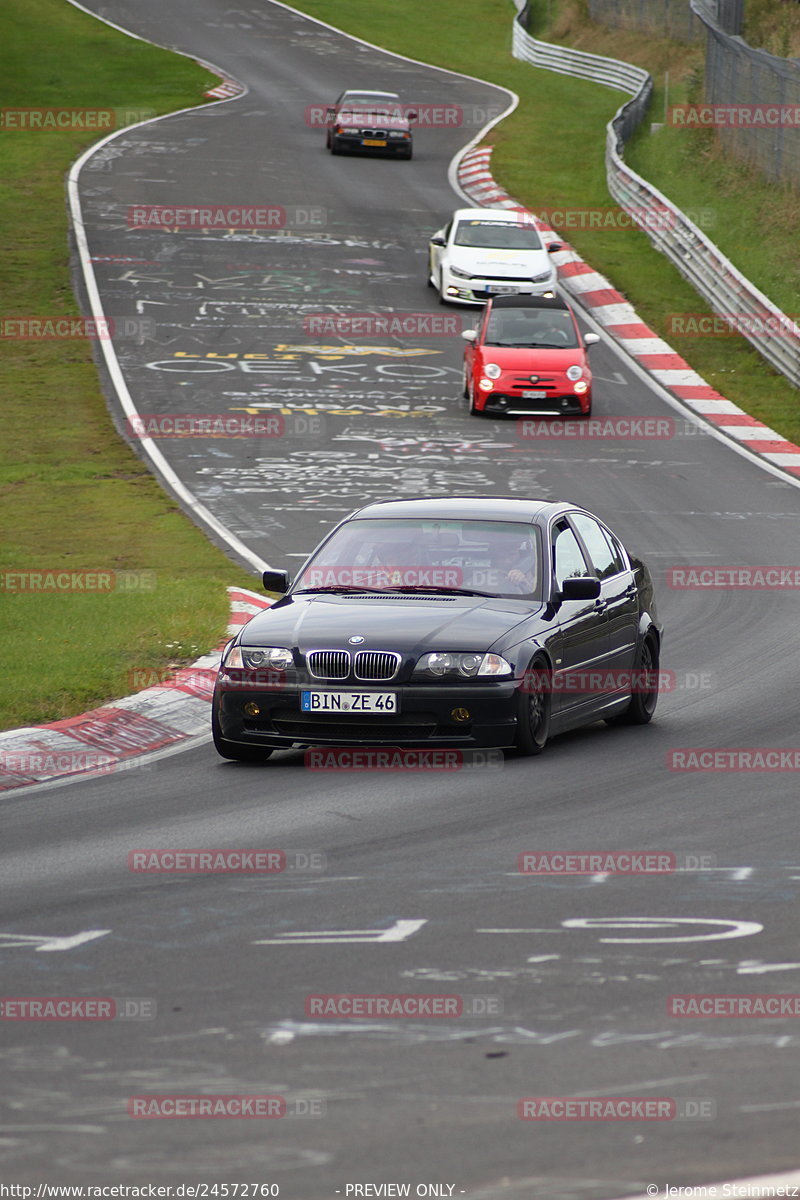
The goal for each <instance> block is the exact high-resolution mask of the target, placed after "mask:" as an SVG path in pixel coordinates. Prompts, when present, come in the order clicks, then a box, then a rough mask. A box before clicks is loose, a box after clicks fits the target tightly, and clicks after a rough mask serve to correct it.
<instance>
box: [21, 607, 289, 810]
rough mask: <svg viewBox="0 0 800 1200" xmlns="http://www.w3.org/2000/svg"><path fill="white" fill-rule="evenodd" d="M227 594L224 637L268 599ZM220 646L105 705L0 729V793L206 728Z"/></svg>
mask: <svg viewBox="0 0 800 1200" xmlns="http://www.w3.org/2000/svg"><path fill="white" fill-rule="evenodd" d="M228 595H229V597H230V604H231V612H230V618H229V621H228V629H227V634H228V637H233V636H234V635H235V634H237V633H238V632H239V630H240V629H241V628H242V626H243V625H246V624H247V622H248V621H249V620H250V618H251V617H254V616H255V615H256V613H259V612H261V611H262V609H264V608H269V606H270V603H271V601H270V600H268V599H267V598H266V596H259V595H258V594H257V593H256V592H251V591H248V590H247V589H246V588H228ZM226 640H227V639H226ZM223 646H224V643H223V644H222V645H220V646H218V647H217V649H216V650H214V651H212V652H211V653H210V654H205V655H203V657H202V658H198V659H197V661H196V662H193V663H192V665H191V666H190V667H183V668H181V669H180V670H177V671H175V672H174V673H173V674H172V675H171V676H170V678H169V679H167V680H166V681H164V682H162V683H156V684H155V685H154V686H152V687H146V688H144V689H143V690H142V691H140V692H136V693H135V694H134V695H132V696H126V697H125V698H124V699H122V700H115V701H114V702H113V704H108V705H103V707H102V708H95V709H92V711H91V712H86V713H82V714H81V715H80V716H78V717H67V718H66V719H65V720H63V721H52V722H50V723H49V724H47V725H32V726H29V727H27V728H25V729H9V730H7V731H6V732H5V733H0V792H7V791H11V790H13V789H14V788H18V787H25V785H26V784H32V783H45V782H49V781H51V780H53V779H60V778H64V777H65V776H68V775H85V774H91V775H95V774H105V773H111V772H114V771H120V770H124V769H126V768H128V767H130V766H132V765H135V764H134V763H133V761H132V760H134V759H136V758H138V757H140V756H141V755H143V754H148V753H150V752H151V751H153V750H161V749H163V748H165V747H168V746H174V745H177V744H179V743H180V742H183V741H186V739H187V738H192V737H197V736H198V734H203V733H208V731H209V722H210V713H211V695H212V692H213V690H214V680H215V678H216V674H217V667H218V666H219V660H220V655H221V652H222V649H223Z"/></svg>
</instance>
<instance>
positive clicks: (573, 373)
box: [567, 366, 583, 383]
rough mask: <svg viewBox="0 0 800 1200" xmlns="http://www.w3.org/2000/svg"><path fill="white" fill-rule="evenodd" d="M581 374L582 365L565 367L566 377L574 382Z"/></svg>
mask: <svg viewBox="0 0 800 1200" xmlns="http://www.w3.org/2000/svg"><path fill="white" fill-rule="evenodd" d="M582 374H583V367H578V366H574V367H567V379H571V380H572V382H573V383H574V382H575V380H576V379H580V377H581V375H582Z"/></svg>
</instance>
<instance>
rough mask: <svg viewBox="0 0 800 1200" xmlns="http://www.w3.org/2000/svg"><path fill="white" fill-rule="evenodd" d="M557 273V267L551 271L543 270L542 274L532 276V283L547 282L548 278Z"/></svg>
mask: <svg viewBox="0 0 800 1200" xmlns="http://www.w3.org/2000/svg"><path fill="white" fill-rule="evenodd" d="M554 275H555V268H553V269H551V270H550V271H543V272H542V274H541V275H533V276H531V282H532V283H546V282H547V280H548V279H552V278H553V276H554Z"/></svg>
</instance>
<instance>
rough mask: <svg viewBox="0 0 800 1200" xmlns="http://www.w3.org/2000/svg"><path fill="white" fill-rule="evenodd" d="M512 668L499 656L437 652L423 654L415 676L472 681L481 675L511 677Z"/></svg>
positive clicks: (415, 669) (415, 670)
mask: <svg viewBox="0 0 800 1200" xmlns="http://www.w3.org/2000/svg"><path fill="white" fill-rule="evenodd" d="M511 673H512V672H511V667H510V666H509V664H508V663H507V662H506V660H505V659H504V658H502V657H501V656H500V655H499V654H480V653H478V654H474V653H469V654H465V653H458V652H455V651H453V652H450V651H448V652H446V653H445V652H442V651H435V652H434V653H433V654H423V656H422V658H421V659H420V660H419V662H418V663H417V665H416V667H415V668H414V674H415V675H417V674H426V675H433V676H434V677H435V678H436V679H443V678H444V677H445V676H448V675H449V676H450V677H455V678H459V677H460V678H466V679H472V678H474V677H475V676H479V675H483V676H486V675H493V676H495V677H499V676H504V675H511Z"/></svg>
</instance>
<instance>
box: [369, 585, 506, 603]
mask: <svg viewBox="0 0 800 1200" xmlns="http://www.w3.org/2000/svg"><path fill="white" fill-rule="evenodd" d="M375 590H376V591H379V592H432V593H434V594H435V595H445V596H447V595H449V594H450V593H452V594H453V595H456V596H488V597H489V598H490V599H492V600H496V599H497V598H498V597H497V593H496V592H476V591H475V590H474V589H473V588H457V587H425V586H424V585H423V584H421V583H415V584H403V585H398V586H397V587H387V588H376V589H375Z"/></svg>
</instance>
